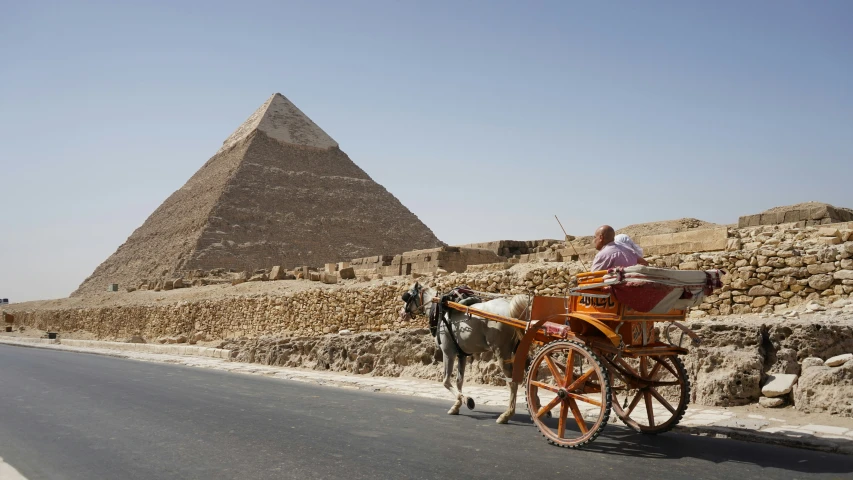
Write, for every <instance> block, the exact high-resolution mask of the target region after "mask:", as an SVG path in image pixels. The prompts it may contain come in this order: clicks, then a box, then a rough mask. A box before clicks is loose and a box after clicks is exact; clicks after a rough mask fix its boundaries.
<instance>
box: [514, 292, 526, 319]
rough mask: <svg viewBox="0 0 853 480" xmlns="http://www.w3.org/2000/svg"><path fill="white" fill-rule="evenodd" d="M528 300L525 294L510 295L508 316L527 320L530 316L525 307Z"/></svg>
mask: <svg viewBox="0 0 853 480" xmlns="http://www.w3.org/2000/svg"><path fill="white" fill-rule="evenodd" d="M528 302H529V300H528V298H527V295H515V296H514V297H512V300H510V301H509V316H510V317H512V318H517V319H519V320H527V319H528V318H529V317H530V311H529V310H528V308H527V307H528V306H529V305H528Z"/></svg>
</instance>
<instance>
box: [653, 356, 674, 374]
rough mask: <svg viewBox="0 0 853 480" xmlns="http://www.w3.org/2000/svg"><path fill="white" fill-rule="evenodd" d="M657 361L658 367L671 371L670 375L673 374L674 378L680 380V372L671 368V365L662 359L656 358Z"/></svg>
mask: <svg viewBox="0 0 853 480" xmlns="http://www.w3.org/2000/svg"><path fill="white" fill-rule="evenodd" d="M655 361H656V362H658V365H660V366H662V367H663V368H665V369H667V370H668V371H669V373H671V374H672V376H673V377H675V378H678V372H676V371H675V370H674V369H673V368H672V367H671V366H669V364H667V362H664V361H661V359H659V358H657V357H655Z"/></svg>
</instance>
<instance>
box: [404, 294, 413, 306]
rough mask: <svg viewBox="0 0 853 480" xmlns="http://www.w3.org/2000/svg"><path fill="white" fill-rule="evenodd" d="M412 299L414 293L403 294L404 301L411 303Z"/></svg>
mask: <svg viewBox="0 0 853 480" xmlns="http://www.w3.org/2000/svg"><path fill="white" fill-rule="evenodd" d="M410 298H412V292H406V293H404V294H403V301H404V302H406V303H409V299H410Z"/></svg>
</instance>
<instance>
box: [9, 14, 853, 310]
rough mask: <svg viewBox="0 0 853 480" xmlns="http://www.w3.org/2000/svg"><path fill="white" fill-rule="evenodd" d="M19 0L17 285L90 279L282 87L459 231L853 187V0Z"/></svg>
mask: <svg viewBox="0 0 853 480" xmlns="http://www.w3.org/2000/svg"><path fill="white" fill-rule="evenodd" d="M0 12H2V13H0V178H2V185H0V188H2V190H0V252H2V263H0V297H8V298H10V299H12V301H23V300H29V299H39V298H55V297H62V296H66V295H68V294H69V293H70V292H71V291H72V290H74V289H75V288H76V287H77V285H78V284H79V283H80V282H81V281H82V280H83V279H84V278H85V277H87V276H88V275H89V274H90V273H91V272H92V271H93V270H94V269H95V267H96V266H97V265H98V264H100V263H101V262H102V261H103V260H105V259H106V258H107V257H108V256H109V255H110V254H112V253H113V252H114V251H115V249H116V248H118V246H119V245H120V244H122V243H123V242H124V241H125V239H126V238H127V237H128V236H129V235H130V234H131V232H132V231H133V230H134V229H135V228H137V227H138V226H140V225H141V224H142V222H143V221H144V220H145V219H146V218H147V216H148V215H149V214H150V213H151V212H153V211H154V209H155V208H157V206H158V205H160V203H161V202H162V201H163V200H165V199H166V198H167V197H168V196H169V195H170V194H171V193H172V192H173V191H175V190H176V189H178V188H180V186H181V185H183V183H184V182H185V181H186V180H187V179H188V178H189V177H190V176H191V175H192V174H193V173H194V172H195V171H196V170H197V169H198V168H199V167H201V165H202V164H204V162H205V161H206V160H207V159H208V158H209V157H210V156H212V155H213V154H214V153H215V152H216V151H217V149H218V148H219V146H220V144H221V142H222V141H223V140H224V139H225V138H226V137H227V136H228V135H229V134H230V133H231V132H232V131H233V130H234V129H235V128H236V127H237V126H239V125H240V123H242V122H243V121H244V120H245V118H246V117H247V116H248V115H249V114H251V113H252V111H254V110H255V109H256V108H257V107H258V106H259V105H260V104H261V103H262V102H263V101H264V100H266V98H267V97H269V95H270V94H272V93H274V92H281V93H283V94H284V95H285V96H287V97H288V98H289V99H290V100H292V101H293V102H294V103H295V104H296V105H297V106H298V107H299V108H300V109H302V111H304V112H305V113H306V114H307V115H308V116H310V117H311V118H312V119H313V120H314V121H315V122H316V123H317V124H318V125H320V126H321V127H322V128H323V129H324V130H325V131H326V132H327V133H328V134H329V135H331V136H332V137H333V138H334V139H335V140H337V141H338V143H339V144H340V145H341V148H342V149H343V150H344V151H345V152H347V153H348V154H349V156H350V158H352V160H353V161H355V162H356V163H357V164H358V165H360V166H361V167H362V168H363V169H364V170H366V171H367V173H368V174H370V175H371V176H372V177H373V179H374V180H376V181H377V182H379V183H380V184H382V185H384V186H385V187H386V188H387V189H388V190H390V191H391V192H392V193H393V194H394V195H396V196H397V198H399V199H400V200H401V201H402V202H403V204H405V205H406V206H407V207H409V209H411V210H412V211H413V212H414V213H415V214H417V215H418V216H419V217H420V218H421V220H423V221H424V222H425V223H426V224H427V225H428V226H430V227H431V228H432V229H433V231H434V232H435V233H436V234H437V235H438V237H439V238H441V239H442V240H444V241H446V242H448V243H451V244H455V243H464V242H473V241H488V240H496V239H506V238H514V239H534V238H560V237H561V233H560V231H559V229H558V227H557V225H556V223H555V222H554V220H553V214H558V215H560V217H561V219H562V220H563V223H564V224H565V225H566V227H567V229H568V230H569V231H570V233H573V234H591V233H592V231H593V229H594V228H595V227H596V226H597V225H599V224H601V223H610V224H612V225H613V226H615V227H617V228H618V227H621V226H625V225H628V224H633V223H640V222H648V221H655V220H666V219H675V218H681V217H697V218H701V219H703V220H708V221H713V222H718V223H733V222H736V221H737V218H738V216H740V215H745V214H751V213H757V212H760V211H762V210H764V209H766V208H769V207H773V206H778V205H787V204H793V203H798V202H803V201H809V200H816V201H824V202H828V203H832V204H835V205H839V206H848V207H853V196H852V195H851V193H850V192H851V189H850V186H851V178H853V28H851V25H853V2H848V1H820V2H786V1H751V2H741V1H737V2H735V1H730V2H689V1H672V2H624V3H623V2H569V1H549V2H542V1H539V2H536V1H530V2H498V1H479V2H475V1H456V2H439V1H429V2H427V1H420V2H414V1H384V0H374V1H276V2H250V1H247V2H217V1H206V2H188V1H184V2H163V1H146V2H141V1H139V2H129V1H111V2H98V1H91V2H75V1H62V2H41V1H31V2H19V1H9V0H0ZM460 215H461V216H462V218H463V219H464V221H463V220H460V218H459V216H460Z"/></svg>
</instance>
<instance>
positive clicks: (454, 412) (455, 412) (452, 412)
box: [447, 408, 459, 415]
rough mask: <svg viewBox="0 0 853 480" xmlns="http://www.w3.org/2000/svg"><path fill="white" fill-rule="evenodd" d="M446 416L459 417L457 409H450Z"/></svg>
mask: <svg viewBox="0 0 853 480" xmlns="http://www.w3.org/2000/svg"><path fill="white" fill-rule="evenodd" d="M447 414H448V415H459V408H451V409H450V410H448V411H447Z"/></svg>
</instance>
